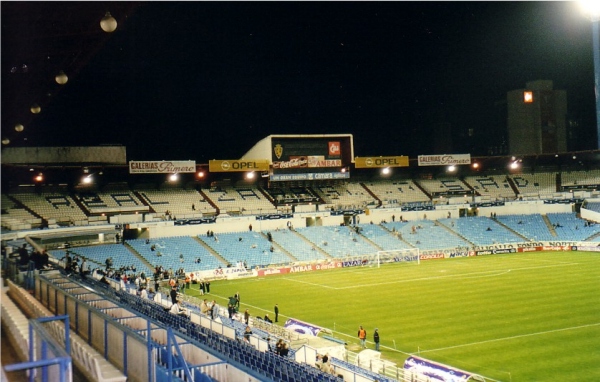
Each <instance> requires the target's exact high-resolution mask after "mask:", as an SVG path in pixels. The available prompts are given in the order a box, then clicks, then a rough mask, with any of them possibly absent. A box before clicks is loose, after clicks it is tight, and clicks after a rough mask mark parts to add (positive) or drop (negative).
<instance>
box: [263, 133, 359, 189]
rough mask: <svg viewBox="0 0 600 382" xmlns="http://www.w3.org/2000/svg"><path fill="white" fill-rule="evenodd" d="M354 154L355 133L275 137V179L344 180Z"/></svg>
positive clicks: (272, 154) (272, 177)
mask: <svg viewBox="0 0 600 382" xmlns="http://www.w3.org/2000/svg"><path fill="white" fill-rule="evenodd" d="M353 154H354V148H353V147H352V135H350V134H347V135H327V136H323V135H319V136H312V137H307V136H303V137H299V136H286V137H282V136H279V137H277V136H274V137H272V138H271V162H272V175H271V180H273V181H278V180H279V181H286V180H318V179H344V178H348V177H349V173H348V172H342V171H341V170H342V168H345V167H347V166H349V165H350V163H351V162H352V157H353Z"/></svg>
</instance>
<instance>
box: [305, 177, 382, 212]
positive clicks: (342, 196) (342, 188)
mask: <svg viewBox="0 0 600 382" xmlns="http://www.w3.org/2000/svg"><path fill="white" fill-rule="evenodd" d="M314 190H315V191H316V193H317V194H318V195H319V196H320V197H321V198H322V199H323V200H324V201H325V203H327V204H333V205H336V206H338V207H339V208H341V209H344V208H362V207H365V206H367V205H376V204H378V201H377V200H375V199H374V198H373V197H372V196H371V195H370V194H369V193H368V191H367V190H365V188H364V187H363V186H362V185H361V184H360V183H355V182H340V183H335V184H333V185H322V186H315V187H314Z"/></svg>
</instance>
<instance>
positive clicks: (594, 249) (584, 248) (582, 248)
mask: <svg viewBox="0 0 600 382" xmlns="http://www.w3.org/2000/svg"><path fill="white" fill-rule="evenodd" d="M571 250H572V251H588V252H600V247H598V246H594V247H590V246H589V245H586V246H574V247H571Z"/></svg>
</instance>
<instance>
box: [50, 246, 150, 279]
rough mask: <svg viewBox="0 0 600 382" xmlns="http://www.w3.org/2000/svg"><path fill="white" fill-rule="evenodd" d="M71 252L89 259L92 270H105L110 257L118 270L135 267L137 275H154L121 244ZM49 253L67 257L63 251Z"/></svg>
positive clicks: (76, 249) (58, 257)
mask: <svg viewBox="0 0 600 382" xmlns="http://www.w3.org/2000/svg"><path fill="white" fill-rule="evenodd" d="M69 252H70V253H71V254H72V255H75V256H77V255H79V256H83V257H85V258H86V259H88V260H89V261H90V262H91V263H90V264H89V266H90V269H95V268H105V266H106V265H105V264H106V259H107V258H109V257H110V258H112V260H113V267H114V268H116V269H119V268H121V267H124V268H127V269H129V268H130V267H131V266H133V267H134V268H135V269H136V270H135V273H140V272H145V273H146V275H151V274H152V273H153V270H152V269H150V268H149V267H148V266H147V265H146V263H144V262H143V261H142V260H140V259H139V258H138V257H137V256H135V255H134V254H133V253H132V252H131V251H130V250H129V249H127V247H126V246H124V245H121V244H106V245H96V246H89V247H77V248H73V249H70V250H69ZM48 253H49V254H50V255H52V256H53V257H54V258H56V259H62V258H63V257H64V256H65V251H63V250H51V251H48ZM132 272H133V271H132Z"/></svg>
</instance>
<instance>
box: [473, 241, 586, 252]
mask: <svg viewBox="0 0 600 382" xmlns="http://www.w3.org/2000/svg"><path fill="white" fill-rule="evenodd" d="M586 245H589V243H586V242H577V241H538V242H525V243H515V244H493V245H481V246H476V247H473V250H475V251H491V250H494V249H517V248H531V247H540V248H544V247H549V248H550V247H561V248H562V247H564V248H570V247H572V246H586ZM519 252H522V251H519Z"/></svg>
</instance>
